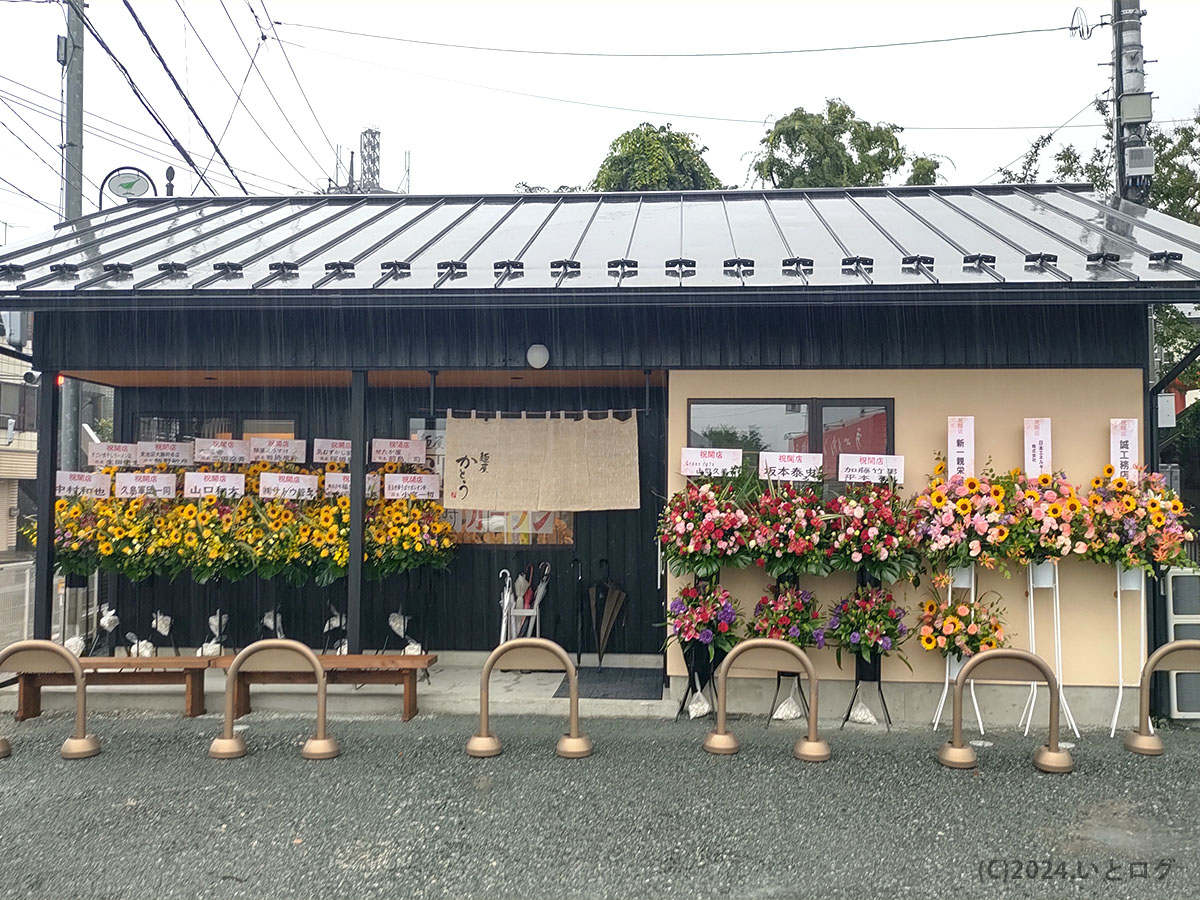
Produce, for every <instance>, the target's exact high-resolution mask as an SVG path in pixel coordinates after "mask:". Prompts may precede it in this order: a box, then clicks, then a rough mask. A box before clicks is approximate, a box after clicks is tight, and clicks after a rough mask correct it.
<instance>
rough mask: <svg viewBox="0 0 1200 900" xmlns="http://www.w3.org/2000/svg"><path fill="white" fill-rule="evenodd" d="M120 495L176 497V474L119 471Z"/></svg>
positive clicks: (118, 485) (118, 491) (118, 487)
mask: <svg viewBox="0 0 1200 900" xmlns="http://www.w3.org/2000/svg"><path fill="white" fill-rule="evenodd" d="M116 487H117V496H118V497H174V496H175V476H174V475H171V474H160V473H158V472H118V473H117V485H116Z"/></svg>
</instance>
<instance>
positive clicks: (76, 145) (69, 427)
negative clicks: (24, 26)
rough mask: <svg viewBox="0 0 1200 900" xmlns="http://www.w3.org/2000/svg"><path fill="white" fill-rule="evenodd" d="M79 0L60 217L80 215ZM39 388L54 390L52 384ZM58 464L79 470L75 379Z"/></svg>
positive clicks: (67, 394)
mask: <svg viewBox="0 0 1200 900" xmlns="http://www.w3.org/2000/svg"><path fill="white" fill-rule="evenodd" d="M82 3H83V0H68V2H67V37H66V41H65V45H66V46H65V58H64V54H63V49H64V48H63V44H64V41H62V40H61V39H60V41H59V62H60V63H61V64H62V66H63V68H64V69H65V70H66V72H65V73H64V74H65V76H66V94H67V122H66V125H67V128H66V132H67V144H66V146H65V147H64V148H63V186H64V190H63V201H64V202H63V218H64V219H68V220H70V219H77V218H79V217H80V216H82V215H83V15H82V12H83V10H82V8H81V4H82ZM41 389H42V390H44V391H53V390H57V389H58V388H57V386H56V385H55V384H53V383H50V384H43V385H42V388H41ZM61 404H62V406H61V408H62V434H63V439H62V467H63V468H64V469H67V470H70V471H75V470H78V469H79V382H78V381H75V380H74V379H73V378H68V379H66V380H65V381H64V382H63V386H62V398H61Z"/></svg>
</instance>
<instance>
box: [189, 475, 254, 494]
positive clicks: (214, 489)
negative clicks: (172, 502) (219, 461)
mask: <svg viewBox="0 0 1200 900" xmlns="http://www.w3.org/2000/svg"><path fill="white" fill-rule="evenodd" d="M244 493H246V476H245V475H243V474H241V473H240V472H185V473H184V476H183V496H185V497H207V496H208V495H210V494H223V495H224V496H226V497H240V496H242V494H244Z"/></svg>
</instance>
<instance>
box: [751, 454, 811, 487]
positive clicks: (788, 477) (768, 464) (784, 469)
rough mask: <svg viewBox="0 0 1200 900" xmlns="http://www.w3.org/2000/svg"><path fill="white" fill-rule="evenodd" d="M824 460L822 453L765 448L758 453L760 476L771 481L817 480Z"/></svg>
mask: <svg viewBox="0 0 1200 900" xmlns="http://www.w3.org/2000/svg"><path fill="white" fill-rule="evenodd" d="M823 462H824V461H823V459H822V457H821V454H820V453H772V452H771V451H769V450H763V451H762V452H761V453H759V454H758V477H759V478H766V479H769V480H771V481H816V480H817V477H818V476H819V475H820V474H821V466H822V463H823Z"/></svg>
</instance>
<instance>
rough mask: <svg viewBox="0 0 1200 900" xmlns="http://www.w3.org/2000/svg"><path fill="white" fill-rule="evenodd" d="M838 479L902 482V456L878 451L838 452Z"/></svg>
mask: <svg viewBox="0 0 1200 900" xmlns="http://www.w3.org/2000/svg"><path fill="white" fill-rule="evenodd" d="M838 480H839V481H870V482H880V481H894V482H896V483H897V484H903V483H904V457H903V456H888V455H884V454H878V453H839V454H838Z"/></svg>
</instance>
